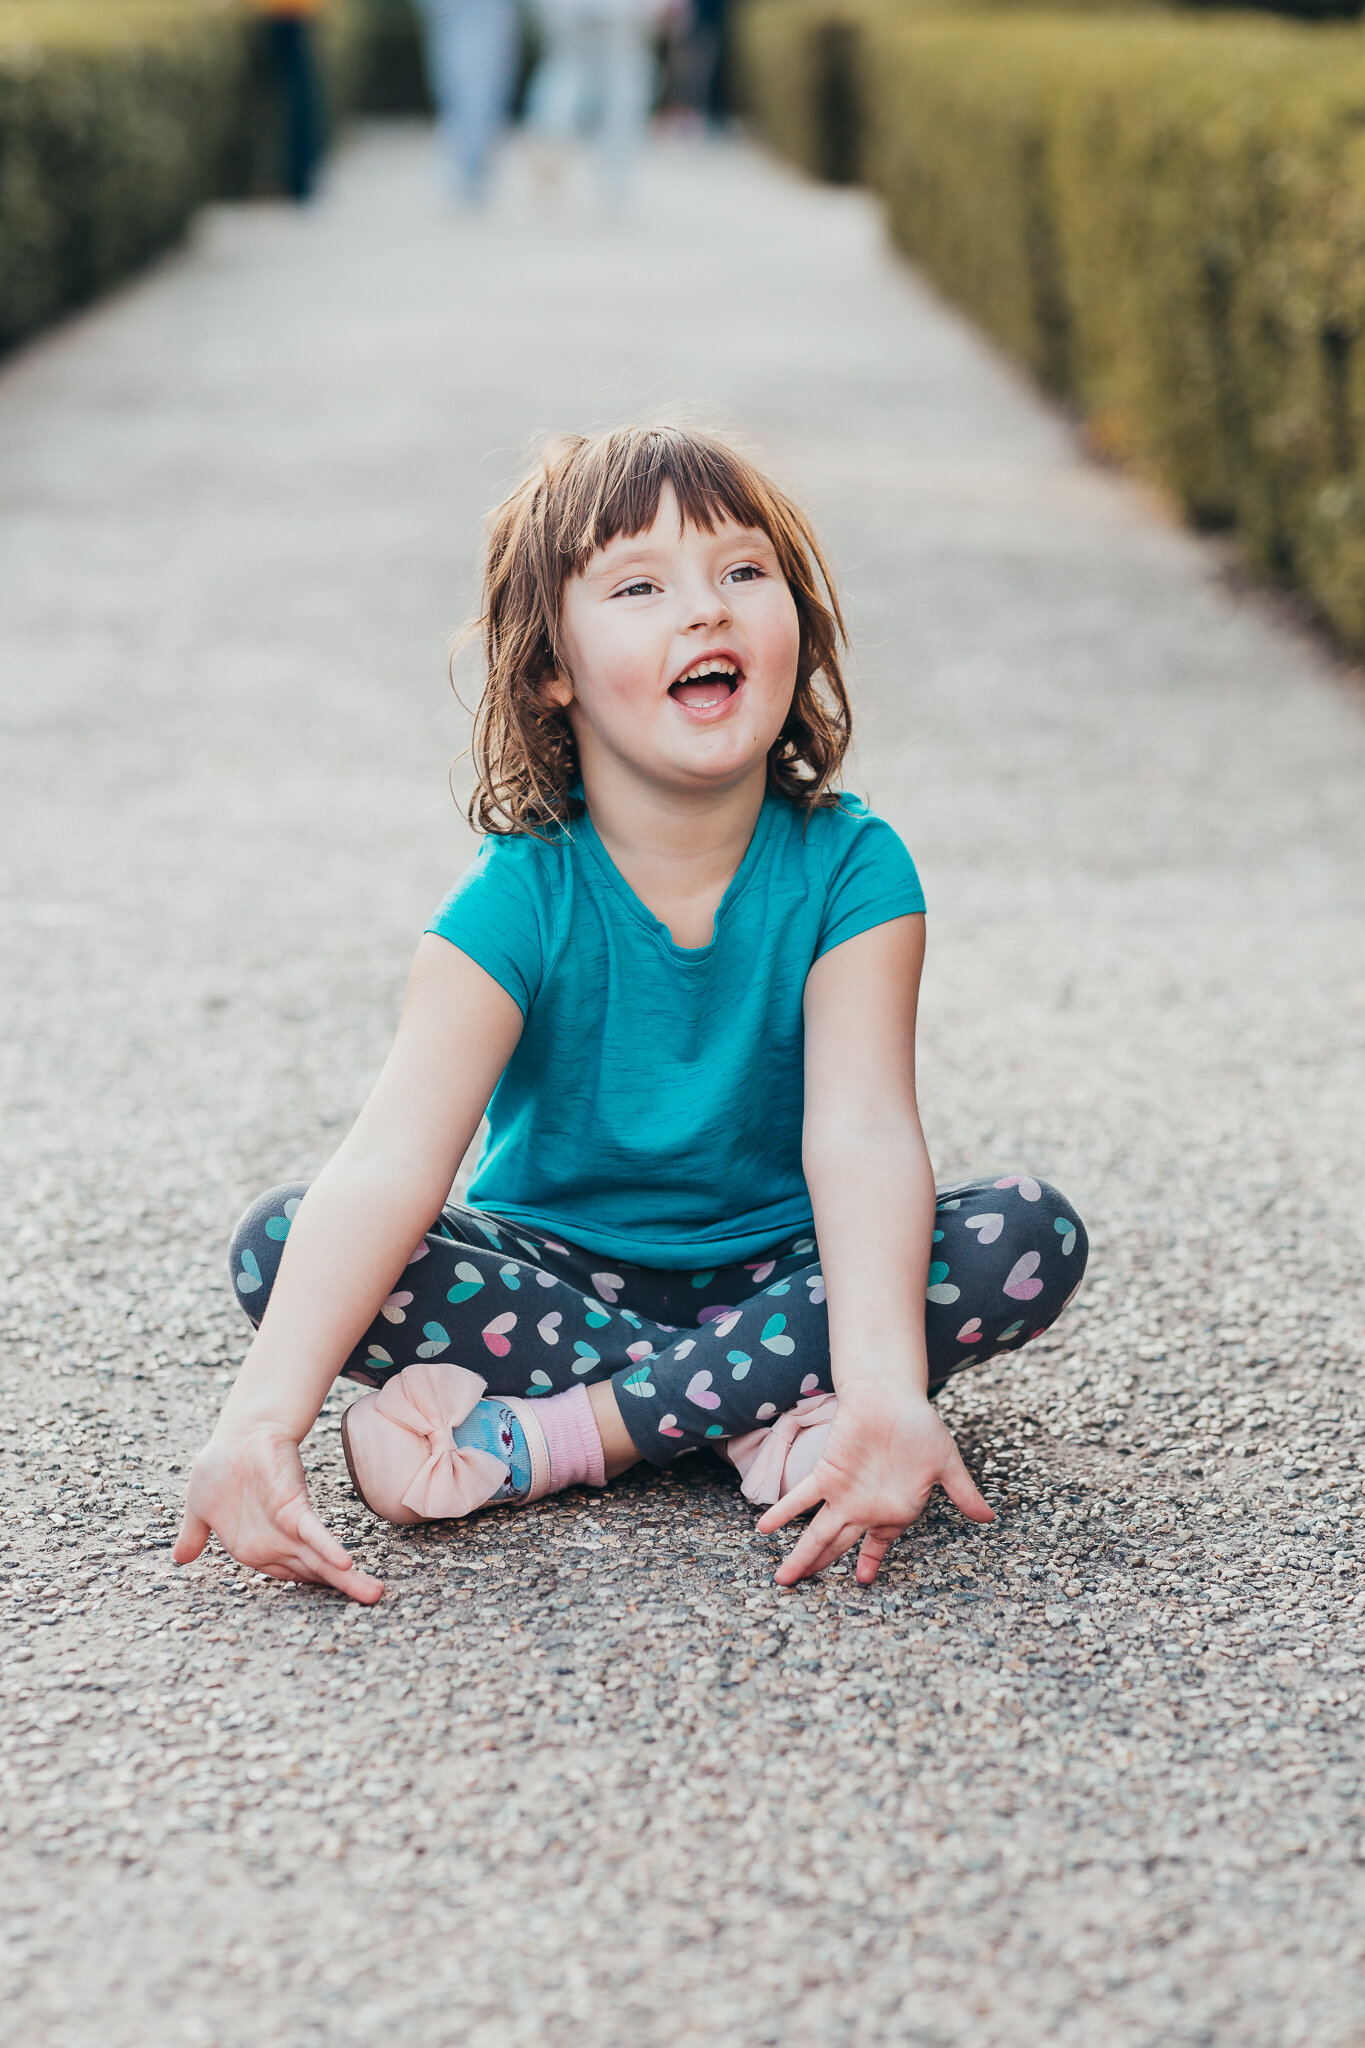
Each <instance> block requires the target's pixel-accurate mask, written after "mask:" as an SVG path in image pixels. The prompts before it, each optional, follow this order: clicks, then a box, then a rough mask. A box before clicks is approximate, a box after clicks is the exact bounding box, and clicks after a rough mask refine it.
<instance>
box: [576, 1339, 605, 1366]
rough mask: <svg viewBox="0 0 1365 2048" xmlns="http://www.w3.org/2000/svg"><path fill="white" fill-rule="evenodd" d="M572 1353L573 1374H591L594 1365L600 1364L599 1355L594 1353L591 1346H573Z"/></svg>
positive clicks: (581, 1344) (580, 1344) (600, 1357)
mask: <svg viewBox="0 0 1365 2048" xmlns="http://www.w3.org/2000/svg"><path fill="white" fill-rule="evenodd" d="M574 1353H575V1356H574V1362H573V1369H574V1371H575V1372H591V1371H592V1369H593V1367H594V1366H595V1365H600V1364H601V1363H602V1356H601V1353H600V1352H597V1351H594V1350H593V1348H592V1346H591V1344H583V1343H578V1344H575V1345H574Z"/></svg>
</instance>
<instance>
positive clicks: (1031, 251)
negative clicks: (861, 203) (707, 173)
mask: <svg viewBox="0 0 1365 2048" xmlns="http://www.w3.org/2000/svg"><path fill="white" fill-rule="evenodd" d="M836 6H837V11H836ZM831 23H837V24H838V25H839V28H840V30H841V32H842V33H843V35H844V37H845V39H846V60H845V61H846V73H847V81H848V96H847V106H846V109H845V111H844V114H843V121H844V126H845V130H846V131H848V130H850V129H851V130H852V132H853V133H854V135H855V137H856V144H855V147H854V155H855V157H856V161H857V166H858V169H859V171H860V173H861V175H863V176H864V177H865V178H866V180H867V181H868V182H869V183H871V184H872V185H873V186H875V187H876V189H878V190H879V191H880V192H882V193H883V195H884V196H885V198H886V201H887V205H888V210H889V214H890V219H891V223H892V226H893V229H894V232H895V233H896V235H897V238H898V239H899V241H900V242H901V243H902V245H903V246H904V247H905V248H906V249H907V250H908V251H909V252H910V253H911V254H912V255H913V256H914V257H915V258H916V259H917V260H918V261H919V262H920V263H922V264H923V265H924V267H925V269H926V270H928V271H929V273H930V274H931V275H932V276H933V277H934V278H936V279H937V280H938V282H939V283H940V284H941V285H942V286H943V287H944V289H945V290H946V291H947V292H948V293H949V294H950V295H951V296H952V297H954V298H955V299H957V300H958V302H959V303H961V304H962V305H963V306H965V307H966V308H967V309H968V310H970V311H971V312H972V313H973V314H974V315H975V316H976V317H977V318H978V319H979V320H980V321H981V322H982V324H983V325H984V326H986V327H987V328H988V329H989V330H990V331H991V332H992V333H993V334H995V335H996V336H997V337H998V338H999V339H1000V340H1001V341H1003V342H1004V343H1005V344H1006V345H1007V346H1008V347H1009V348H1010V349H1012V350H1013V351H1014V352H1015V353H1016V354H1017V355H1019V356H1021V357H1022V358H1023V359H1024V360H1025V361H1026V362H1027V363H1028V364H1029V365H1030V366H1031V367H1032V369H1033V370H1034V372H1035V373H1036V374H1037V375H1038V377H1039V378H1040V379H1041V380H1042V381H1043V382H1044V383H1045V384H1047V385H1048V386H1049V387H1050V388H1052V389H1053V390H1056V391H1058V392H1060V393H1062V394H1064V395H1065V396H1067V397H1068V398H1070V399H1072V400H1073V401H1074V402H1075V403H1076V404H1077V405H1078V406H1079V408H1080V409H1081V410H1082V412H1083V413H1084V414H1085V415H1086V417H1087V419H1088V421H1089V423H1090V427H1091V431H1092V434H1093V436H1094V438H1095V439H1096V441H1097V442H1098V443H1099V444H1100V445H1101V446H1103V447H1104V448H1105V449H1107V450H1108V451H1110V452H1112V453H1113V454H1114V455H1116V456H1118V457H1121V458H1122V459H1124V460H1127V461H1129V462H1131V463H1132V464H1134V465H1135V466H1136V467H1138V468H1139V469H1141V470H1143V471H1145V472H1146V473H1147V474H1149V475H1151V476H1152V477H1154V478H1155V479H1156V480H1158V481H1159V482H1161V483H1162V484H1164V485H1165V486H1167V487H1168V488H1170V489H1171V490H1173V491H1174V492H1175V493H1176V494H1177V495H1178V496H1179V498H1180V499H1181V501H1182V502H1183V504H1184V505H1185V507H1186V508H1187V511H1188V512H1189V514H1190V516H1191V517H1192V518H1193V519H1194V520H1195V522H1196V523H1198V524H1201V525H1207V526H1235V527H1236V528H1237V529H1238V530H1239V532H1240V534H1241V536H1242V538H1243V540H1244V543H1245V546H1246V549H1247V552H1248V554H1249V556H1250V558H1251V560H1252V562H1253V563H1254V564H1255V566H1257V567H1258V568H1260V569H1262V570H1265V571H1268V572H1270V573H1272V574H1274V575H1277V576H1280V577H1284V578H1287V579H1290V580H1293V581H1296V582H1298V583H1299V584H1301V585H1302V586H1303V587H1304V588H1305V589H1306V590H1307V591H1309V592H1310V593H1311V595H1312V596H1313V598H1314V599H1315V601H1316V602H1317V603H1318V605H1319V606H1320V607H1321V609H1322V611H1323V612H1324V613H1325V614H1326V616H1327V617H1328V618H1329V619H1330V620H1331V621H1332V622H1333V624H1334V625H1335V626H1336V627H1337V628H1338V630H1339V631H1340V632H1341V633H1342V634H1343V635H1344V636H1345V637H1346V638H1347V639H1349V640H1351V641H1352V642H1354V643H1355V644H1356V645H1358V646H1359V645H1365V36H1363V35H1362V34H1361V31H1360V30H1359V29H1357V28H1346V27H1312V28H1309V27H1297V26H1293V25H1290V24H1289V23H1286V22H1276V21H1274V20H1273V19H1271V18H1269V17H1267V16H1265V15H1254V16H1253V15H1242V16H1205V15H1200V16H1190V15H1185V16H1176V15H1171V14H1166V15H1162V14H1157V13H1153V14H1150V15H1147V16H1144V17H1143V18H1142V19H1140V20H1128V19H1124V18H1122V17H1120V16H1109V17H1108V18H1092V19H1084V18H1078V17H1077V16H1076V15H1074V14H1071V15H1067V16H1060V15H1050V16H1049V15H1041V14H1035V15H1029V14H1023V13H1018V14H1009V15H1006V14H1004V13H1002V12H1000V11H994V12H991V13H990V14H976V15H973V14H972V13H970V12H967V11H965V10H964V11H958V12H956V13H954V14H952V15H948V14H946V13H942V12H940V13H939V14H937V15H933V14H930V13H928V12H927V11H925V12H921V13H918V14H913V13H911V14H907V12H906V11H905V9H904V7H903V6H902V7H900V8H898V9H896V10H895V11H893V9H892V8H891V7H890V6H889V5H887V4H886V0H873V4H869V5H865V6H861V7H859V6H858V5H857V4H856V0H835V4H833V5H832V4H830V0H826V4H824V5H820V4H818V0H755V4H754V5H753V6H751V8H750V10H749V12H748V14H747V17H746V19H745V22H744V49H745V55H746V65H747V76H748V78H749V79H750V81H751V87H750V98H751V104H752V105H753V107H754V111H755V113H756V116H757V119H758V123H759V126H760V128H761V130H762V131H763V133H764V134H765V135H767V136H768V137H769V138H770V139H771V140H772V141H773V143H774V144H775V146H777V147H778V148H780V149H783V150H784V151H785V153H786V154H788V155H790V156H792V157H793V158H794V159H795V160H796V161H797V162H800V163H803V164H804V165H806V167H807V168H813V169H817V170H818V169H820V168H822V167H823V165H824V163H825V162H827V160H828V157H829V154H830V152H831V148H832V144H831V141H830V138H829V135H828V132H827V129H825V128H823V127H822V123H823V122H824V120H825V114H824V111H823V101H822V91H823V93H824V95H825V97H827V96H828V86H827V81H825V83H824V85H823V86H822V85H821V83H820V81H819V79H818V77H817V75H816V66H815V60H814V56H813V52H814V51H815V50H818V49H819V47H820V38H821V36H822V35H826V36H827V35H828V32H829V26H830V24H831ZM771 67H776V68H777V69H778V70H779V71H780V70H782V68H783V67H785V73H786V79H787V90H788V91H790V92H792V93H793V94H795V96H796V104H795V106H793V104H792V103H791V102H787V101H784V103H783V104H782V106H781V108H780V109H775V108H774V107H773V105H772V99H771V93H770V86H769V78H770V76H771ZM849 107H851V108H852V110H853V111H852V113H850V112H849V111H848V108H849ZM839 146H840V147H842V148H844V149H845V151H846V152H847V148H848V145H847V143H846V142H844V143H841V144H840V145H839Z"/></svg>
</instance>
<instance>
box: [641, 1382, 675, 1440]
mask: <svg viewBox="0 0 1365 2048" xmlns="http://www.w3.org/2000/svg"><path fill="white" fill-rule="evenodd" d="M649 1391H650V1393H651V1394H652V1393H653V1392H654V1389H653V1387H651V1388H650V1390H649ZM659 1435H660V1436H681V1435H682V1431H681V1430H680V1429H679V1427H678V1418H677V1416H676V1415H661V1416H660V1417H659Z"/></svg>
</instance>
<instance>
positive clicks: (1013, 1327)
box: [995, 1316, 1024, 1344]
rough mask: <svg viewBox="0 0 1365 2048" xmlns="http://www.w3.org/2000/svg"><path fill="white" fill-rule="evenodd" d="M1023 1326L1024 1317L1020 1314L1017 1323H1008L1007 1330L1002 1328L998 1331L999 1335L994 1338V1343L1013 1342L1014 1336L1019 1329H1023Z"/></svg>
mask: <svg viewBox="0 0 1365 2048" xmlns="http://www.w3.org/2000/svg"><path fill="white" fill-rule="evenodd" d="M1023 1327H1024V1318H1023V1317H1022V1316H1020V1318H1019V1320H1018V1322H1017V1323H1011V1324H1010V1326H1009V1328H1008V1330H1002V1331H1001V1332H1000V1335H999V1336H998V1337H997V1338H996V1340H995V1341H996V1343H997V1344H1011V1343H1013V1341H1014V1339H1015V1338H1016V1337H1017V1336H1018V1335H1019V1332H1020V1331H1021V1330H1022V1329H1023Z"/></svg>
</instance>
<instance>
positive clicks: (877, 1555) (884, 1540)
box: [857, 1529, 896, 1586]
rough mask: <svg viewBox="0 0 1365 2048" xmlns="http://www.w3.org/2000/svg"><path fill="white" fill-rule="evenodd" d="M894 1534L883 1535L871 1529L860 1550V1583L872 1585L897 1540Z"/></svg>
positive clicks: (861, 1584)
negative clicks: (884, 1559)
mask: <svg viewBox="0 0 1365 2048" xmlns="http://www.w3.org/2000/svg"><path fill="white" fill-rule="evenodd" d="M895 1540H896V1539H895V1537H894V1536H882V1535H879V1534H878V1533H877V1532H876V1531H875V1530H872V1529H869V1530H868V1532H867V1534H866V1536H864V1538H863V1540H862V1544H861V1546H860V1548H859V1551H858V1573H857V1576H858V1584H859V1585H860V1586H870V1585H871V1584H872V1581H873V1580H874V1579H875V1578H876V1576H877V1572H878V1570H879V1568H880V1566H881V1561H882V1559H883V1558H884V1557H885V1556H886V1553H887V1551H888V1550H889V1549H890V1548H891V1546H892V1544H893V1543H894V1542H895Z"/></svg>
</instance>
